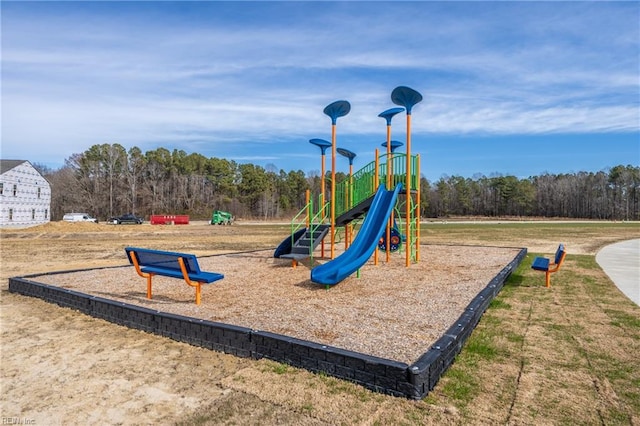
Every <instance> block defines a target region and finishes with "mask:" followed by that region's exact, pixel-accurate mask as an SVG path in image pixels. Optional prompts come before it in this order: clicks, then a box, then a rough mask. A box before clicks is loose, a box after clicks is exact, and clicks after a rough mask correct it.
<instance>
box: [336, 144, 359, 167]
mask: <svg viewBox="0 0 640 426" xmlns="http://www.w3.org/2000/svg"><path fill="white" fill-rule="evenodd" d="M336 151H338V154H340V155H344V156H345V157H347V158H348V159H349V165H352V164H353V159H354V158H355V157H356V154H355V152H351V151H349V150H348V149H344V148H338V149H336Z"/></svg>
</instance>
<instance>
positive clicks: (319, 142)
mask: <svg viewBox="0 0 640 426" xmlns="http://www.w3.org/2000/svg"><path fill="white" fill-rule="evenodd" d="M309 142H310V143H312V144H314V145H316V146H319V147H320V149H321V150H322V155H324V153H325V151H326V150H327V148H329V147H330V146H331V142H329V141H326V140H324V139H309Z"/></svg>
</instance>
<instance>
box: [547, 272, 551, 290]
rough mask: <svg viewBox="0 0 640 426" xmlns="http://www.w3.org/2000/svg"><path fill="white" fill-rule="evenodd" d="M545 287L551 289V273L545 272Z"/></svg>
mask: <svg viewBox="0 0 640 426" xmlns="http://www.w3.org/2000/svg"><path fill="white" fill-rule="evenodd" d="M546 285H547V287H551V272H549V271H547V272H546Z"/></svg>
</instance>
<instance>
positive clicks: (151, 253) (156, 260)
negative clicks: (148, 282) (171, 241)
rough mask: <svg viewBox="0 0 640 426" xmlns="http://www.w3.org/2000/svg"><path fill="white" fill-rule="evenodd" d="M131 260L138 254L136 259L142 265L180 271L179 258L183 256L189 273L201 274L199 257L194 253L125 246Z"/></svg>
mask: <svg viewBox="0 0 640 426" xmlns="http://www.w3.org/2000/svg"><path fill="white" fill-rule="evenodd" d="M124 250H125V251H126V252H127V257H128V258H129V262H131V263H132V264H133V260H132V259H131V256H136V260H137V261H138V264H139V265H140V266H155V267H160V268H167V269H173V270H176V271H180V263H178V259H179V258H182V259H183V260H184V264H185V266H186V268H187V273H189V274H191V273H194V274H199V273H200V266H199V265H198V259H197V258H196V256H195V255H193V254H185V253H175V252H170V251H160V250H151V249H144V248H137V247H125V249H124Z"/></svg>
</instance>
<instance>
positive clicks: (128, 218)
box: [109, 213, 144, 225]
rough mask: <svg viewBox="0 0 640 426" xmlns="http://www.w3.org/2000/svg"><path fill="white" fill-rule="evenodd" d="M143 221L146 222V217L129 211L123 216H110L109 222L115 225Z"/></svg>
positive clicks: (134, 223)
mask: <svg viewBox="0 0 640 426" xmlns="http://www.w3.org/2000/svg"><path fill="white" fill-rule="evenodd" d="M142 222H144V219H143V218H141V217H139V216H136V215H134V214H132V213H127V214H123V215H122V216H115V217H111V218H109V223H113V224H114V225H121V224H125V223H128V224H131V225H140V224H141V223H142Z"/></svg>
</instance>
